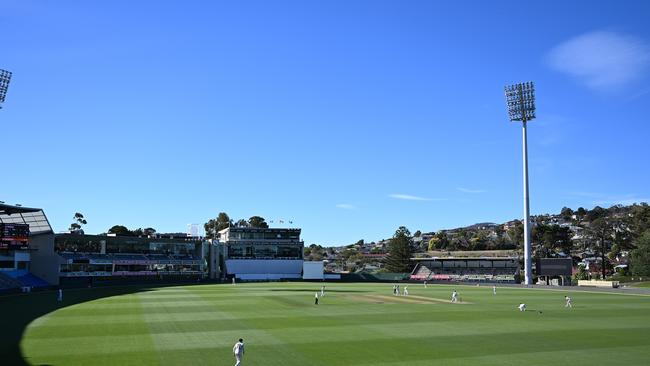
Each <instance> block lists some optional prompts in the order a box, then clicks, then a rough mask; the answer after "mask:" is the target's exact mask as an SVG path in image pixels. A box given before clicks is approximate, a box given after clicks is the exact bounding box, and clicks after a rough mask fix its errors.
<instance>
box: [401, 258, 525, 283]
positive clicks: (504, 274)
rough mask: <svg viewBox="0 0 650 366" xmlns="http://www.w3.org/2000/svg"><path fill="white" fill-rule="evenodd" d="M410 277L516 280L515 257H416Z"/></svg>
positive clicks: (516, 261)
mask: <svg viewBox="0 0 650 366" xmlns="http://www.w3.org/2000/svg"><path fill="white" fill-rule="evenodd" d="M414 260H415V261H416V262H417V264H416V265H415V267H414V268H413V271H412V272H411V276H410V279H411V280H416V281H430V280H433V281H467V282H515V279H516V276H517V273H518V271H519V262H518V260H517V259H515V258H416V259H414Z"/></svg>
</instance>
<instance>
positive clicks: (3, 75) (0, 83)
mask: <svg viewBox="0 0 650 366" xmlns="http://www.w3.org/2000/svg"><path fill="white" fill-rule="evenodd" d="M10 81H11V71H7V70H3V69H0V109H2V103H4V102H5V96H7V89H8V88H9V82H10Z"/></svg>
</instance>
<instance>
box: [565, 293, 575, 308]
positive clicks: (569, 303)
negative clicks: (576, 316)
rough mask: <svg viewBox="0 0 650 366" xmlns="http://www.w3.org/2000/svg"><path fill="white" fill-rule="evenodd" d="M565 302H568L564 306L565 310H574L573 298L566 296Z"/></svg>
mask: <svg viewBox="0 0 650 366" xmlns="http://www.w3.org/2000/svg"><path fill="white" fill-rule="evenodd" d="M564 301H566V303H565V304H564V307H565V308H572V307H573V305H572V304H571V298H570V297H568V296H564Z"/></svg>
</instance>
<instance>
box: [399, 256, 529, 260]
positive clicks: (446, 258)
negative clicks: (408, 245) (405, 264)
mask: <svg viewBox="0 0 650 366" xmlns="http://www.w3.org/2000/svg"><path fill="white" fill-rule="evenodd" d="M517 259H518V257H431V258H411V260H412V261H505V260H509V261H511V260H517Z"/></svg>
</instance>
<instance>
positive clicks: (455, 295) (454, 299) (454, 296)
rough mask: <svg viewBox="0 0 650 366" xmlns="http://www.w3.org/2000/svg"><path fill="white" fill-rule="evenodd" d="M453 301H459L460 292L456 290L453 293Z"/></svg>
mask: <svg viewBox="0 0 650 366" xmlns="http://www.w3.org/2000/svg"><path fill="white" fill-rule="evenodd" d="M451 302H458V292H456V290H454V292H452V293H451Z"/></svg>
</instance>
